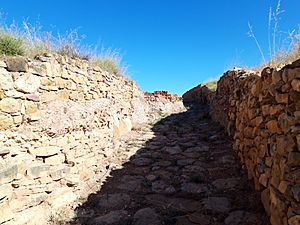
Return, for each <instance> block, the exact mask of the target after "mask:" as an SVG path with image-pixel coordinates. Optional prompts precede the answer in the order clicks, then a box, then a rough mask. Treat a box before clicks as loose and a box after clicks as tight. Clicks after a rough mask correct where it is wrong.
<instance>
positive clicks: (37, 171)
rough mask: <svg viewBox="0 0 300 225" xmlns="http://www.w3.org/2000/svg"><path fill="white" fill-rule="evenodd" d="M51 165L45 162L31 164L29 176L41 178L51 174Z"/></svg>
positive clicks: (28, 171) (28, 170)
mask: <svg viewBox="0 0 300 225" xmlns="http://www.w3.org/2000/svg"><path fill="white" fill-rule="evenodd" d="M49 170H50V166H49V165H43V164H38V165H33V166H30V167H29V168H28V169H27V171H26V173H27V175H28V176H30V177H32V178H39V177H44V176H47V175H48V174H49Z"/></svg>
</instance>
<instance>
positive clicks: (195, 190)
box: [181, 183, 208, 194]
mask: <svg viewBox="0 0 300 225" xmlns="http://www.w3.org/2000/svg"><path fill="white" fill-rule="evenodd" d="M181 190H182V191H183V192H186V193H192V194H200V193H206V192H208V187H207V185H205V184H196V183H184V184H183V185H182V187H181Z"/></svg>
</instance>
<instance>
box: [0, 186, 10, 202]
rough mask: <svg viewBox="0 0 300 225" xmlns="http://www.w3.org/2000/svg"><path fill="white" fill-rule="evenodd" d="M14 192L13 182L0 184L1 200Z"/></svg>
mask: <svg viewBox="0 0 300 225" xmlns="http://www.w3.org/2000/svg"><path fill="white" fill-rule="evenodd" d="M11 193H12V186H11V184H1V185H0V200H2V199H3V198H5V197H7V196H9V195H10V194H11Z"/></svg>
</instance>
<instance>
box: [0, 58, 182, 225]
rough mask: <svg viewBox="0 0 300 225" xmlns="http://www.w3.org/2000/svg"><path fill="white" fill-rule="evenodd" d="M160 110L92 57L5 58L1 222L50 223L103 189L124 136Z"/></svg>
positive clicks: (0, 113)
mask: <svg viewBox="0 0 300 225" xmlns="http://www.w3.org/2000/svg"><path fill="white" fill-rule="evenodd" d="M167 101H168V102H169V100H167ZM170 104H173V103H170ZM178 107H179V108H177V110H179V111H180V110H183V105H182V104H180V102H179V103H178ZM162 110H165V111H166V110H167V109H166V108H163V109H162ZM154 111H155V109H153V108H151V107H150V106H149V104H148V102H147V99H146V98H145V97H144V94H143V93H142V92H141V91H140V90H139V88H138V87H137V85H136V84H135V83H134V82H132V81H131V80H129V79H127V78H125V77H122V76H118V75H114V74H109V73H108V72H106V71H103V70H101V69H100V68H99V67H97V66H92V65H90V64H89V62H88V61H84V60H79V59H72V58H68V57H64V56H60V55H50V54H45V55H42V56H38V57H36V59H27V58H23V57H6V58H3V59H1V60H0V224H2V223H5V224H46V222H47V220H48V219H49V217H50V216H51V213H52V212H55V211H58V210H59V209H60V208H62V207H63V206H64V205H66V204H70V203H72V202H74V201H76V200H78V199H79V198H84V197H86V196H87V195H88V194H90V193H92V192H93V191H97V190H99V186H100V185H101V184H102V182H103V181H104V180H105V176H107V175H109V172H110V170H111V169H114V165H112V164H111V162H110V156H111V155H112V154H113V152H114V151H117V150H118V146H119V144H118V138H120V137H121V136H122V135H125V134H126V133H128V132H129V131H130V130H131V129H132V127H133V126H135V125H136V124H142V123H145V122H147V121H149V119H151V118H152V114H155V112H154ZM166 113H171V112H170V111H168V112H166ZM155 115H156V114H155ZM44 220H46V221H44Z"/></svg>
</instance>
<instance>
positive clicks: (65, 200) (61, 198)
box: [49, 190, 78, 209]
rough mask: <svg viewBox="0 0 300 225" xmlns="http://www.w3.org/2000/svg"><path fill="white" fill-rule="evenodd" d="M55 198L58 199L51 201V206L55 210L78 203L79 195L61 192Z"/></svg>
mask: <svg viewBox="0 0 300 225" xmlns="http://www.w3.org/2000/svg"><path fill="white" fill-rule="evenodd" d="M54 196H57V197H56V198H54V199H52V200H49V202H50V205H51V207H52V208H53V209H58V208H62V207H63V206H66V205H67V204H70V203H72V202H74V201H76V199H77V198H78V195H76V194H75V193H73V192H72V191H71V190H69V191H66V192H63V191H59V193H56V194H55V195H54Z"/></svg>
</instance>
